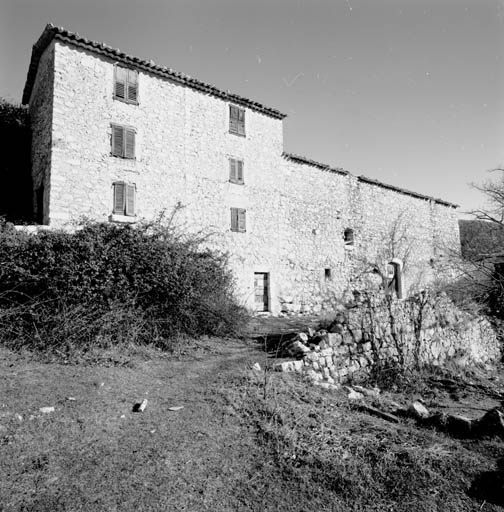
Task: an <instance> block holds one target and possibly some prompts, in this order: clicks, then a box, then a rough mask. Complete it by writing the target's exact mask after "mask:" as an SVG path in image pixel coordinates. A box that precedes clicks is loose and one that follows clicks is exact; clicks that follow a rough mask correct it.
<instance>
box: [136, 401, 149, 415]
mask: <svg viewBox="0 0 504 512" xmlns="http://www.w3.org/2000/svg"><path fill="white" fill-rule="evenodd" d="M148 403H149V402H148V400H147V399H146V398H144V399H143V400H142V401H141V402H140V403H138V404H135V405H134V406H133V412H144V411H145V408H146V407H147V404H148Z"/></svg>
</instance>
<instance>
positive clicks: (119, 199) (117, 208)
mask: <svg viewBox="0 0 504 512" xmlns="http://www.w3.org/2000/svg"><path fill="white" fill-rule="evenodd" d="M113 186H114V208H113V210H112V211H113V213H116V214H117V215H124V207H125V198H126V191H125V188H126V184H125V183H114V185H113Z"/></svg>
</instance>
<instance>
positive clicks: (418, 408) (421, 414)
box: [408, 401, 430, 420]
mask: <svg viewBox="0 0 504 512" xmlns="http://www.w3.org/2000/svg"><path fill="white" fill-rule="evenodd" d="M408 413H409V414H410V415H411V416H413V417H414V418H417V419H421V420H424V419H426V418H428V417H429V416H430V412H429V411H428V409H427V407H425V406H424V405H423V404H421V403H420V402H419V401H416V402H413V403H411V404H410V405H409V407H408Z"/></svg>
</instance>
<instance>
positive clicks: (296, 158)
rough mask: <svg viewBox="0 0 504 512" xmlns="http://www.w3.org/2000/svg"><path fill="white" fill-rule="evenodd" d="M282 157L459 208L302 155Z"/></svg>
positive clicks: (291, 154)
mask: <svg viewBox="0 0 504 512" xmlns="http://www.w3.org/2000/svg"><path fill="white" fill-rule="evenodd" d="M282 156H284V157H285V158H288V159H289V160H292V161H294V162H300V163H304V164H306V165H311V166H313V167H317V168H319V169H322V170H326V171H330V172H335V173H338V174H344V175H346V176H353V177H354V178H356V179H357V181H361V182H363V183H368V184H370V185H376V186H377V187H382V188H386V189H389V190H394V191H395V192H399V193H400V194H405V195H408V196H412V197H416V198H418V199H424V200H426V201H434V202H435V203H438V204H442V205H443V206H449V207H450V208H458V207H459V205H458V204H455V203H450V202H449V201H445V200H444V199H438V198H436V197H432V196H427V195H425V194H420V193H419V192H414V191H412V190H408V189H406V188H401V187H397V186H396V185H389V184H388V183H384V182H383V181H379V180H375V179H372V178H368V177H367V176H364V175H362V174H361V175H360V176H357V175H355V174H352V173H350V172H349V171H346V170H345V169H342V168H340V167H331V166H330V165H328V164H323V163H321V162H317V161H316V160H312V159H310V158H307V157H305V156H302V155H296V154H294V153H287V152H286V151H284V152H283V153H282Z"/></svg>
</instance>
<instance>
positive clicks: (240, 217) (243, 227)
mask: <svg viewBox="0 0 504 512" xmlns="http://www.w3.org/2000/svg"><path fill="white" fill-rule="evenodd" d="M238 231H240V233H245V231H246V225H245V210H243V209H242V208H239V209H238Z"/></svg>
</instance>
